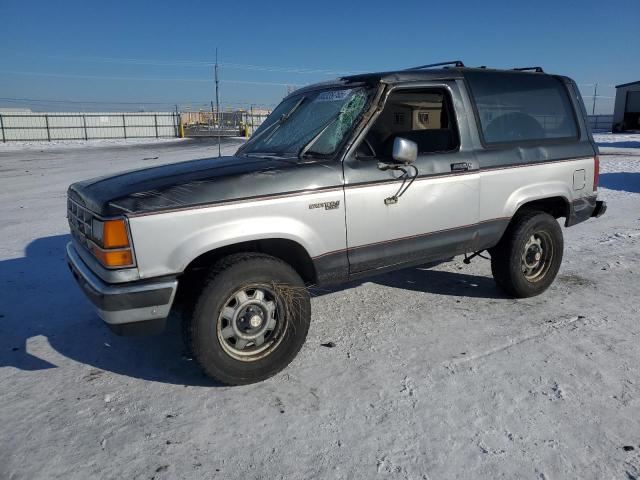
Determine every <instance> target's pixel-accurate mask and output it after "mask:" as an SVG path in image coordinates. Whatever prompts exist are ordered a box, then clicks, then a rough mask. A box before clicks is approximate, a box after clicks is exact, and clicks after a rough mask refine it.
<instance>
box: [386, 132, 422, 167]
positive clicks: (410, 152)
mask: <svg viewBox="0 0 640 480" xmlns="http://www.w3.org/2000/svg"><path fill="white" fill-rule="evenodd" d="M391 157H392V158H393V159H394V160H395V161H396V162H398V163H404V164H405V165H406V164H409V163H413V162H415V161H416V158H418V144H417V143H416V142H412V141H411V140H407V139H406V138H402V137H396V138H395V139H394V140H393V151H392V152H391Z"/></svg>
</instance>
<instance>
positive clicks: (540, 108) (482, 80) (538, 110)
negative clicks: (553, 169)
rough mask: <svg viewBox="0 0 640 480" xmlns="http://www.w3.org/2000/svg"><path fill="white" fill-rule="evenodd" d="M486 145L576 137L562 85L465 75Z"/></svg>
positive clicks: (541, 78)
mask: <svg viewBox="0 0 640 480" xmlns="http://www.w3.org/2000/svg"><path fill="white" fill-rule="evenodd" d="M466 77H467V81H468V82H469V86H470V88H471V94H472V95H473V98H474V101H475V104H476V108H477V109H478V116H479V117H480V126H481V128H482V135H483V137H484V141H485V143H487V144H499V143H517V142H530V141H540V140H559V139H569V138H577V136H578V128H577V126H576V120H575V116H574V114H573V108H572V106H571V102H570V101H569V96H568V94H567V90H566V88H565V86H564V85H563V83H562V82H561V81H560V80H559V79H557V78H555V77H551V76H548V75H539V74H525V73H507V74H505V73H492V72H468V73H467V74H466Z"/></svg>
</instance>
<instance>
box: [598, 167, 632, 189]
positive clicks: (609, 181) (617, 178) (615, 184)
mask: <svg viewBox="0 0 640 480" xmlns="http://www.w3.org/2000/svg"><path fill="white" fill-rule="evenodd" d="M598 183H599V185H600V186H601V187H604V188H608V189H609V190H620V191H623V192H630V193H640V172H613V173H601V174H600V179H599V181H598Z"/></svg>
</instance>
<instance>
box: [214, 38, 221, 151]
mask: <svg viewBox="0 0 640 480" xmlns="http://www.w3.org/2000/svg"><path fill="white" fill-rule="evenodd" d="M214 72H215V80H216V116H217V117H218V157H221V156H222V153H221V147H220V143H221V142H222V139H221V138H220V99H219V98H218V84H219V83H220V81H219V79H218V47H216V65H215V67H214Z"/></svg>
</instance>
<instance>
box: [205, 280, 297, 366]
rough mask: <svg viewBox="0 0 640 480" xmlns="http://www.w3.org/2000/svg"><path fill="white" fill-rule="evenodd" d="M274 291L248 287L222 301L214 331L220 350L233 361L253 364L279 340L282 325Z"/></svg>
mask: <svg viewBox="0 0 640 480" xmlns="http://www.w3.org/2000/svg"><path fill="white" fill-rule="evenodd" d="M283 311H284V309H283V308H282V306H281V305H280V301H279V300H278V297H277V295H276V294H275V292H274V291H273V290H272V289H271V288H269V287H268V286H266V285H249V286H246V287H243V288H241V289H239V290H237V291H235V292H234V293H233V294H232V295H231V296H229V298H227V300H226V301H225V303H224V305H223V307H222V309H221V311H220V315H219V316H218V321H217V322H216V330H217V335H218V341H219V342H220V345H221V346H222V348H223V350H224V351H225V352H226V353H227V354H228V355H229V356H231V357H233V358H235V359H236V360H242V361H255V360H258V359H260V358H264V357H265V356H267V355H269V354H270V353H271V352H272V351H273V350H275V348H276V347H277V346H278V344H279V343H280V340H282V337H283V333H284V329H285V327H286V322H284V321H283V318H282V313H283Z"/></svg>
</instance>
